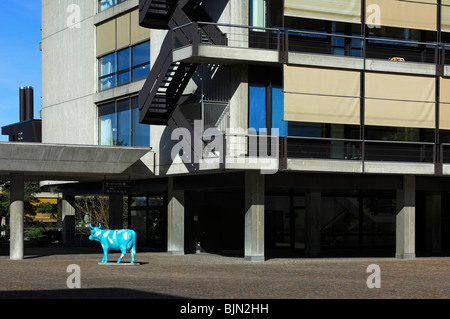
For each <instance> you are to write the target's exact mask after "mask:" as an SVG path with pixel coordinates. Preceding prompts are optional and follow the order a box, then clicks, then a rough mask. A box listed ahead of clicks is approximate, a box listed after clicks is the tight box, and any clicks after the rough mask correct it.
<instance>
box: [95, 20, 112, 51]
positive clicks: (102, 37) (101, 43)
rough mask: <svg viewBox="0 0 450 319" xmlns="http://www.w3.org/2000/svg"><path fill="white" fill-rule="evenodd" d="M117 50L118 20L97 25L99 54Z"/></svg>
mask: <svg viewBox="0 0 450 319" xmlns="http://www.w3.org/2000/svg"><path fill="white" fill-rule="evenodd" d="M115 50H116V20H115V19H114V20H111V21H108V22H106V23H103V24H101V25H99V26H97V56H102V55H105V54H107V53H110V52H114V51H115Z"/></svg>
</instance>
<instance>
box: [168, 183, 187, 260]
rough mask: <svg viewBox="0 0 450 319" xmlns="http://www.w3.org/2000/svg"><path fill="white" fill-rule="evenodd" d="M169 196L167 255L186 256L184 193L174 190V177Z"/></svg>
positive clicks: (169, 184) (169, 185)
mask: <svg viewBox="0 0 450 319" xmlns="http://www.w3.org/2000/svg"><path fill="white" fill-rule="evenodd" d="M167 195H168V198H167V200H168V207H167V253H168V254H169V255H184V191H183V190H174V185H173V177H169V180H168V192H167Z"/></svg>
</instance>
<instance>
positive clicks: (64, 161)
mask: <svg viewBox="0 0 450 319" xmlns="http://www.w3.org/2000/svg"><path fill="white" fill-rule="evenodd" d="M152 175H154V152H151V149H150V148H130V147H108V146H84V145H55V144H39V143H0V179H3V180H10V181H11V205H10V229H11V231H10V259H12V260H22V259H23V257H24V232H23V216H24V203H23V201H24V181H26V180H44V179H45V180H57V181H61V180H65V181H66V180H74V181H100V180H107V179H111V178H114V179H116V180H117V179H127V180H135V179H144V178H148V177H150V176H152Z"/></svg>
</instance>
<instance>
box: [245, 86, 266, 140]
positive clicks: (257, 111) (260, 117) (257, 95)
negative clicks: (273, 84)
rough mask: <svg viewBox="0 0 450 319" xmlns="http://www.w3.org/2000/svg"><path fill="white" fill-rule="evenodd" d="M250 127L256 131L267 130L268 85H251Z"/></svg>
mask: <svg viewBox="0 0 450 319" xmlns="http://www.w3.org/2000/svg"><path fill="white" fill-rule="evenodd" d="M248 113H249V121H248V125H249V128H253V129H255V130H256V132H267V129H266V87H265V86H262V85H254V84H250V85H249V112H248Z"/></svg>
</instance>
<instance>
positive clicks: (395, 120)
mask: <svg viewBox="0 0 450 319" xmlns="http://www.w3.org/2000/svg"><path fill="white" fill-rule="evenodd" d="M435 85H436V81H435V79H434V78H432V77H420V76H409V75H395V74H383V73H366V75H365V95H366V96H365V124H366V125H377V126H394V127H417V128H434V127H435V109H436V108H435V92H436V87H435Z"/></svg>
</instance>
